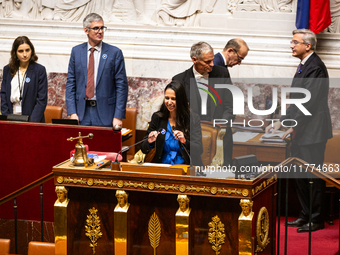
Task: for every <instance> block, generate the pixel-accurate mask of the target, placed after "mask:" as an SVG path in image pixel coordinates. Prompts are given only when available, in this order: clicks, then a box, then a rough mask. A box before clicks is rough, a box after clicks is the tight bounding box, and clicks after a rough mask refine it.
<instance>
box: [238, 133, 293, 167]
mask: <svg viewBox="0 0 340 255" xmlns="http://www.w3.org/2000/svg"><path fill="white" fill-rule="evenodd" d="M262 135H263V133H259V134H258V135H257V136H255V137H254V138H252V139H250V140H248V141H247V142H234V146H233V157H240V156H245V155H251V154H254V155H256V157H257V160H258V161H260V162H271V163H280V162H282V161H284V160H285V159H286V158H288V157H289V154H290V144H287V143H264V142H261V141H260V138H261V136H262Z"/></svg>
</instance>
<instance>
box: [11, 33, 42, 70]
mask: <svg viewBox="0 0 340 255" xmlns="http://www.w3.org/2000/svg"><path fill="white" fill-rule="evenodd" d="M25 43H26V44H28V45H29V46H30V48H31V58H30V60H29V63H30V64H31V63H35V62H36V61H37V60H38V56H37V55H36V54H35V49H34V46H33V44H32V43H31V41H30V39H28V37H27V36H19V37H17V38H16V39H15V40H14V42H13V45H12V50H11V58H10V60H9V70H10V71H11V75H12V76H14V75H15V73H16V72H17V71H18V69H19V66H20V61H19V59H18V56H17V50H18V48H19V46H20V45H21V44H25Z"/></svg>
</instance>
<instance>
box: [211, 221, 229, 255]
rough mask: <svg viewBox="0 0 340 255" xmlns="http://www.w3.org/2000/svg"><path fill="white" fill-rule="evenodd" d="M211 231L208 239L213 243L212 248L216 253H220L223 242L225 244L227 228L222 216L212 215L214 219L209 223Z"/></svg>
mask: <svg viewBox="0 0 340 255" xmlns="http://www.w3.org/2000/svg"><path fill="white" fill-rule="evenodd" d="M208 226H209V227H210V228H209V233H208V240H209V243H210V244H211V248H212V249H213V251H214V252H215V253H216V255H218V254H220V250H221V249H222V244H224V239H225V234H224V232H225V230H224V224H223V223H222V222H221V220H220V218H219V217H218V216H217V215H216V216H214V217H212V221H211V222H209V223H208Z"/></svg>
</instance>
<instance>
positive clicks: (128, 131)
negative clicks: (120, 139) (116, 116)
mask: <svg viewBox="0 0 340 255" xmlns="http://www.w3.org/2000/svg"><path fill="white" fill-rule="evenodd" d="M120 132H121V134H122V136H126V135H128V134H130V133H131V132H132V130H131V129H128V128H122V130H121V131H120Z"/></svg>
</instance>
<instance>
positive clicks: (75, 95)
mask: <svg viewBox="0 0 340 255" xmlns="http://www.w3.org/2000/svg"><path fill="white" fill-rule="evenodd" d="M83 26H84V31H85V33H86V34H87V37H88V42H86V43H82V44H80V45H78V46H75V47H74V48H73V49H72V53H71V58H70V63H69V67H68V74H67V83H66V105H67V114H68V115H70V116H71V119H77V120H78V121H79V123H80V124H81V125H94V126H116V125H117V126H122V119H124V118H125V111H126V101H127V96H128V83H127V78H126V73H125V64H124V56H123V54H122V51H121V50H120V49H118V48H117V47H115V46H112V45H109V44H106V43H104V42H102V40H103V38H104V31H105V30H106V27H105V26H104V22H103V18H102V17H101V16H100V15H98V14H96V13H90V14H89V15H87V16H86V17H85V19H84V21H83Z"/></svg>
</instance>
